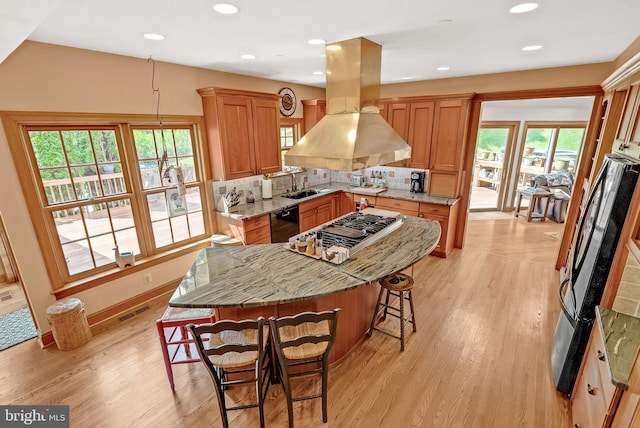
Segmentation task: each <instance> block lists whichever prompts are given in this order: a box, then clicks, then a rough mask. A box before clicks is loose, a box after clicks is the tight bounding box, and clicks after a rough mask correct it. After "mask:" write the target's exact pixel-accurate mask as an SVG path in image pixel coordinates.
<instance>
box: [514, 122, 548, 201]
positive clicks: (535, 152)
mask: <svg viewBox="0 0 640 428" xmlns="http://www.w3.org/2000/svg"><path fill="white" fill-rule="evenodd" d="M555 132H556V130H555V128H528V129H527V134H526V136H525V140H524V153H523V155H522V160H521V161H520V178H519V180H518V188H519V189H520V188H523V187H528V186H530V185H531V179H533V178H534V177H535V176H536V175H538V174H543V173H544V172H545V171H546V170H547V168H548V165H549V162H550V159H549V146H550V145H551V142H552V139H553V138H554V136H555ZM523 202H524V201H523ZM527 203H528V202H527Z"/></svg>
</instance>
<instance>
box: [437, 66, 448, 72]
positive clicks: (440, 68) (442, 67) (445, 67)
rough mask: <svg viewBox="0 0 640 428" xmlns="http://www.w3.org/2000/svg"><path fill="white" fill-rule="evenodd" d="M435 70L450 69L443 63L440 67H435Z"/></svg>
mask: <svg viewBox="0 0 640 428" xmlns="http://www.w3.org/2000/svg"><path fill="white" fill-rule="evenodd" d="M436 70H438V71H447V70H451V67H449V66H447V65H443V66H441V67H438V68H436Z"/></svg>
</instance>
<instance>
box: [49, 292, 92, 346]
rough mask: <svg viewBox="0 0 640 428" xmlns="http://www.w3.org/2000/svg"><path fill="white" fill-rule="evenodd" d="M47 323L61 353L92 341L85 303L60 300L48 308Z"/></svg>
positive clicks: (73, 299)
mask: <svg viewBox="0 0 640 428" xmlns="http://www.w3.org/2000/svg"><path fill="white" fill-rule="evenodd" d="M47 321H49V324H50V325H51V331H52V333H53V338H54V339H55V341H56V345H58V349H60V350H61V351H70V350H72V349H75V348H77V347H78V346H81V345H84V344H85V343H87V342H88V341H89V340H90V339H91V330H90V329H89V323H88V322H87V317H86V316H85V313H84V303H82V300H80V299H77V298H75V297H70V298H68V299H63V300H60V301H58V302H56V303H54V304H53V305H51V306H49V307H48V308H47Z"/></svg>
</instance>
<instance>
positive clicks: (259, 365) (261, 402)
mask: <svg viewBox="0 0 640 428" xmlns="http://www.w3.org/2000/svg"><path fill="white" fill-rule="evenodd" d="M262 364H263V363H262V361H259V360H258V361H256V379H257V383H256V392H257V395H258V412H260V428H264V396H263V395H262V370H261V368H262Z"/></svg>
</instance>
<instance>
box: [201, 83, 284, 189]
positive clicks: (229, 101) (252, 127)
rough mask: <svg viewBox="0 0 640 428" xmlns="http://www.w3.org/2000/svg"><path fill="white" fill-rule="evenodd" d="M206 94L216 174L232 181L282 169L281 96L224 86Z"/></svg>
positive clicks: (219, 178)
mask: <svg viewBox="0 0 640 428" xmlns="http://www.w3.org/2000/svg"><path fill="white" fill-rule="evenodd" d="M198 93H199V94H200V96H201V97H202V107H203V112H204V118H205V127H206V133H207V140H208V144H209V147H210V149H209V156H210V162H211V166H212V168H213V177H214V179H217V180H230V179H236V178H242V177H250V176H252V175H258V174H269V173H272V172H276V171H280V170H281V169H282V166H281V164H280V113H279V110H278V99H279V98H280V96H279V95H276V94H265V93H260V92H249V91H239V90H233V89H222V88H203V89H198Z"/></svg>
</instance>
